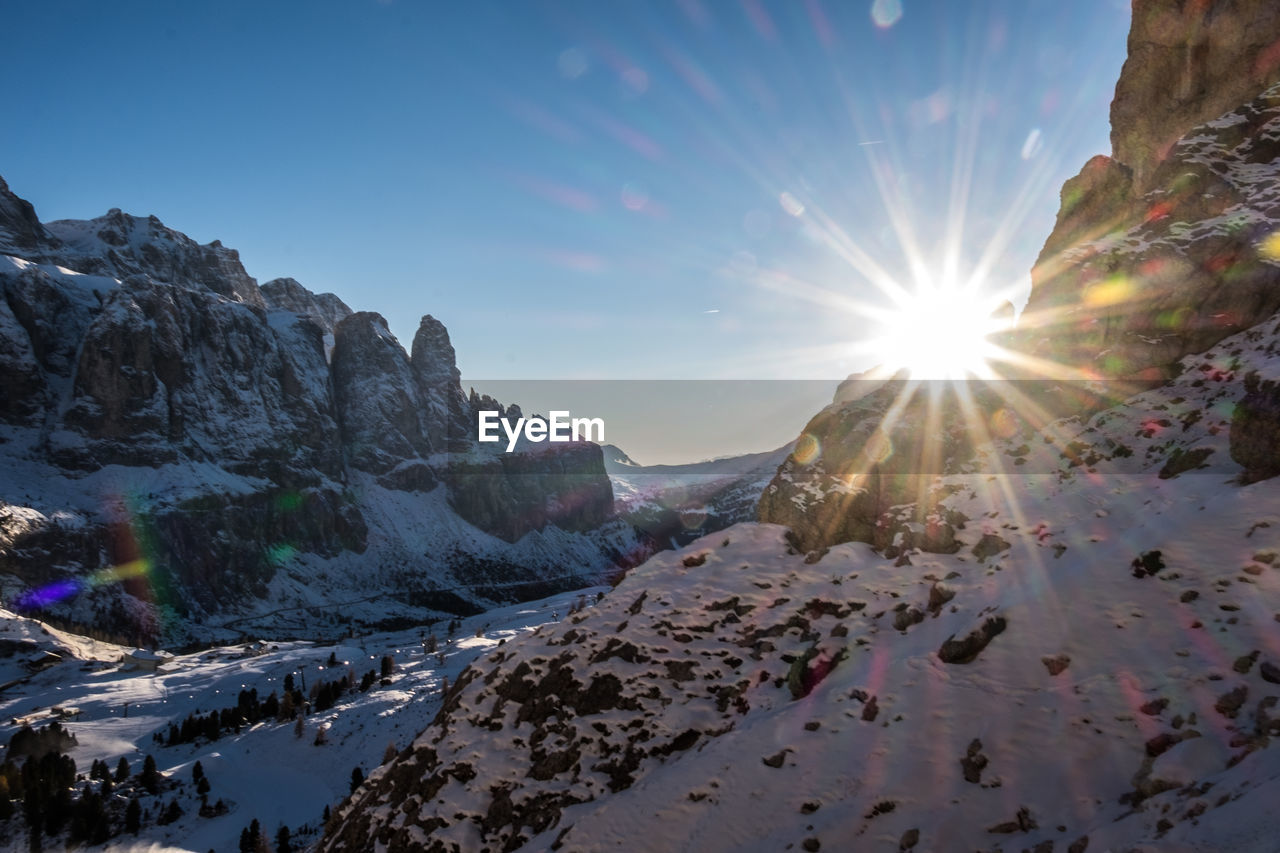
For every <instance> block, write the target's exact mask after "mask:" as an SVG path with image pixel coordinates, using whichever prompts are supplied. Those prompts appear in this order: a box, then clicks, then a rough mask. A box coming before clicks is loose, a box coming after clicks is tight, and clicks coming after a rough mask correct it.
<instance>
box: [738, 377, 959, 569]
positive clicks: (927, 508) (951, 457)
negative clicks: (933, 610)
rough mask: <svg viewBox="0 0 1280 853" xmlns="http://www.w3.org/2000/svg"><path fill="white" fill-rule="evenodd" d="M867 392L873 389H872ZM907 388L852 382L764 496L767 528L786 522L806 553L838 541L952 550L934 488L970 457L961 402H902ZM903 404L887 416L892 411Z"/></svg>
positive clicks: (808, 429)
mask: <svg viewBox="0 0 1280 853" xmlns="http://www.w3.org/2000/svg"><path fill="white" fill-rule="evenodd" d="M864 386H869V388H870V390H867V387H864ZM908 388H909V385H908V384H907V383H905V382H903V381H890V382H885V383H875V382H870V381H866V380H850V381H849V382H846V383H844V384H842V385H841V387H840V389H839V390H837V392H836V402H834V403H833V404H832V405H830V406H828V407H827V408H826V409H823V410H822V411H821V412H819V413H818V414H817V415H815V416H814V418H813V419H812V420H811V421H809V423H808V424H807V425H806V426H805V428H804V433H803V434H802V435H801V437H800V439H799V441H797V443H796V449H795V450H794V451H793V452H792V453H791V455H790V456H788V457H787V460H786V461H785V462H783V463H782V465H781V466H780V467H779V468H778V472H777V474H776V475H775V476H774V478H773V481H772V482H771V483H770V484H769V486H768V487H767V488H766V489H765V490H764V494H763V495H761V497H760V504H759V509H758V516H759V519H760V520H761V521H765V522H771V523H774V524H785V525H787V526H788V527H790V528H791V529H792V532H793V534H794V536H795V541H796V544H797V545H798V546H799V547H800V548H801V549H802V550H805V551H808V550H812V549H817V548H822V547H827V546H830V545H835V544H838V543H841V542H850V541H856V542H868V543H871V544H872V545H874V546H876V547H877V548H892V549H894V551H893V552H892V553H893V554H894V555H896V553H897V552H898V551H901V550H903V549H906V548H920V549H922V550H925V551H931V552H936V553H952V552H954V551H955V550H957V549H958V548H959V547H960V546H959V545H958V544H957V543H956V542H955V536H954V533H955V529H954V526H953V521H956V520H953V519H951V518H949V517H948V516H947V515H946V513H945V512H942V511H940V510H938V509H937V506H936V503H937V499H938V496H937V495H934V494H932V492H931V487H932V484H933V481H934V480H935V478H936V476H937V475H938V474H942V473H946V472H948V471H952V470H955V468H956V466H957V465H958V464H959V463H960V462H962V461H964V460H966V459H967V458H968V456H969V455H970V454H971V453H972V437H971V436H970V435H969V431H968V430H967V428H966V426H965V420H964V419H963V418H962V417H960V416H959V414H958V411H957V404H958V401H957V400H956V399H955V398H954V397H951V398H950V399H947V400H944V401H940V402H941V406H942V408H941V409H938V410H935V413H934V414H933V415H930V414H928V412H929V409H930V406H931V404H930V403H928V402H927V401H926V400H925V397H927V396H928V392H927V391H922V396H921V397H919V398H913V399H912V400H911V401H910V402H906V401H907V399H908V397H910V394H909V393H908V392H907V389H908ZM899 402H903V403H905V405H904V406H903V407H902V409H901V410H899V411H898V412H897V414H895V415H894V416H892V417H891V418H886V415H887V413H889V411H890V410H891V409H892V408H893V407H894V406H895V404H897V403H899Z"/></svg>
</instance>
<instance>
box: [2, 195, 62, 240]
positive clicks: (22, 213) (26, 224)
mask: <svg viewBox="0 0 1280 853" xmlns="http://www.w3.org/2000/svg"><path fill="white" fill-rule="evenodd" d="M56 242H57V241H56V240H55V239H54V237H53V235H51V234H50V233H49V232H48V231H47V230H45V227H44V226H43V225H41V224H40V220H39V219H37V218H36V211H35V208H34V207H32V206H31V202H29V201H27V200H26V199H24V198H19V197H18V196H16V195H14V194H13V192H12V191H10V189H9V185H8V184H7V183H5V180H4V178H0V252H30V251H34V250H36V249H39V248H41V247H42V246H48V245H51V244H56Z"/></svg>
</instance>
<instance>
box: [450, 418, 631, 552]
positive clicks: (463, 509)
mask: <svg viewBox="0 0 1280 853" xmlns="http://www.w3.org/2000/svg"><path fill="white" fill-rule="evenodd" d="M449 485H450V503H451V504H452V506H453V507H454V509H456V510H457V511H458V514H459V515H461V516H462V517H463V518H465V519H466V520H467V521H470V522H471V523H472V524H474V525H476V526H477V527H479V528H480V529H482V530H487V531H489V532H490V533H492V534H494V535H495V536H499V537H501V538H503V539H505V540H507V541H508V542H514V541H515V540H517V539H519V538H520V537H521V536H523V535H524V534H526V533H528V532H529V531H530V530H541V529H542V528H543V527H545V526H546V525H548V524H554V525H556V526H557V527H561V528H564V529H566V530H578V531H582V530H589V529H591V528H593V527H598V526H599V525H601V524H603V523H604V522H605V521H606V520H607V519H608V518H609V516H610V514H611V512H612V504H613V487H612V486H611V485H610V483H609V477H608V475H606V474H605V473H604V459H603V455H602V453H601V451H600V447H599V445H595V444H591V443H589V442H574V443H570V444H563V445H547V446H546V448H545V449H543V450H539V451H535V452H530V453H500V454H495V455H492V456H489V457H487V458H483V457H476V456H458V457H456V458H455V459H453V460H452V462H451V464H450V467H449Z"/></svg>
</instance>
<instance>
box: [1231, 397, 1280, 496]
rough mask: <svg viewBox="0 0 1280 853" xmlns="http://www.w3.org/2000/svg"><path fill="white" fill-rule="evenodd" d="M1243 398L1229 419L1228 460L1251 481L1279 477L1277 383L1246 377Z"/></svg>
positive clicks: (1279, 441) (1279, 418)
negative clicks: (1237, 465)
mask: <svg viewBox="0 0 1280 853" xmlns="http://www.w3.org/2000/svg"><path fill="white" fill-rule="evenodd" d="M1244 387H1245V396H1244V398H1243V399H1242V400H1240V402H1239V403H1237V404H1236V410H1235V414H1234V415H1233V416H1232V418H1231V445H1230V447H1231V458H1232V459H1234V460H1235V461H1236V462H1239V463H1240V464H1241V465H1243V466H1244V468H1245V476H1246V477H1247V478H1249V479H1250V480H1264V479H1267V478H1268V477H1274V476H1276V475H1277V474H1280V383H1277V382H1275V381H1274V380H1273V381H1263V380H1260V379H1259V378H1258V375H1257V374H1256V373H1251V374H1249V375H1248V376H1246V377H1245V382H1244Z"/></svg>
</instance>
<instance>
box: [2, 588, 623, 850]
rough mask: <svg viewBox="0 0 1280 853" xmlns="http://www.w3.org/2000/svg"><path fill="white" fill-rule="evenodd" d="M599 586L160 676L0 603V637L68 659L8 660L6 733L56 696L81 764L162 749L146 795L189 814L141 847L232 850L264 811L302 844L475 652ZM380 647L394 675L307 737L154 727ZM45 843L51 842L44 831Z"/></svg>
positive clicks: (277, 730) (257, 729)
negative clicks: (198, 778) (449, 629)
mask: <svg viewBox="0 0 1280 853" xmlns="http://www.w3.org/2000/svg"><path fill="white" fill-rule="evenodd" d="M597 591H600V590H598V589H591V590H583V591H581V592H577V593H573V594H565V595H560V596H555V597H552V598H549V599H545V600H541V601H534V602H528V603H524V604H520V605H515V606H512V607H507V608H503V609H500V610H493V611H490V612H488V613H485V614H482V615H480V616H477V617H473V618H471V619H464V620H460V621H461V627H460V629H459V630H458V631H457V632H456V633H455V634H454V635H453V636H452V638H447V637H446V634H445V627H446V626H445V625H444V624H443V623H442V624H439V625H436V626H434V629H429V628H422V629H414V630H411V631H404V632H399V633H389V634H372V635H368V636H359V637H347V638H344V639H342V640H341V641H339V642H338V643H337V644H334V643H332V642H330V643H324V644H321V643H314V642H307V641H296V642H277V643H264V644H262V647H261V653H257V650H255V649H254V648H253V644H251V643H242V644H238V645H236V646H230V647H221V648H214V649H210V650H209V651H204V652H197V653H192V654H183V655H178V656H176V657H174V658H173V659H172V660H171V661H170V662H168V663H166V664H164V665H162V666H161V668H160V670H159V671H158V672H156V673H150V672H143V671H138V670H129V669H127V668H124V667H122V666H120V661H121V658H122V657H123V655H125V654H126V653H128V652H132V651H133V650H132V649H130V648H128V647H124V646H116V645H113V644H110V643H101V642H97V641H94V640H89V639H86V638H82V637H78V636H75V635H73V634H68V633H65V632H62V631H59V630H57V629H54V628H52V627H49V626H47V625H44V624H42V623H40V622H36V621H34V620H31V619H26V618H24V617H21V616H17V615H15V614H13V613H11V612H10V611H7V610H0V641H5V640H14V641H17V640H33V641H35V642H36V643H38V644H39V646H40V648H41V649H47V650H49V651H54V652H56V653H58V654H61V655H62V656H63V657H64V662H63V663H61V664H58V665H55V666H53V667H51V668H49V669H46V670H44V671H43V672H39V673H37V674H35V675H30V674H29V673H28V672H27V671H26V670H25V669H24V668H23V666H22V660H23V659H24V658H28V657H31V656H32V655H31V653H30V652H26V653H23V652H19V653H18V654H16V655H15V656H13V657H12V658H8V659H5V658H0V681H5V682H16V683H9V684H6V685H5V686H4V687H0V721H2V722H0V740H2V741H6V742H7V740H8V738H9V737H10V736H11V735H12V734H13V732H14V731H15V730H16V729H17V726H16V725H14V724H13V722H12V721H13V720H16V719H20V720H24V721H30V722H31V723H32V724H33V725H40V724H42V723H43V722H44V721H45V720H47V719H51V718H52V716H51V712H50V710H49V709H51V708H52V707H53V706H59V707H63V708H67V707H74V708H77V709H79V711H80V714H79V716H78V717H75V718H73V719H71V720H64V721H63V724H64V725H65V726H66V727H67V728H68V729H69V730H70V731H71V732H73V733H74V734H75V735H76V737H77V738H78V740H79V744H78V746H76V747H75V748H73V749H72V750H71V752H70V753H69V754H70V755H71V756H72V757H73V758H74V759H75V761H76V766H77V770H78V771H80V772H82V773H87V772H88V769H89V765H90V764H91V763H92V762H93V761H94V760H97V759H102V760H105V761H107V762H108V764H109V765H110V766H111V768H112V769H113V770H114V768H115V766H116V762H117V761H118V760H119V759H120V757H121V756H124V757H126V758H128V760H129V761H130V763H131V764H132V765H133V769H134V772H137V771H138V770H139V769H141V762H142V759H143V756H144V755H145V754H150V755H152V756H153V757H154V758H155V759H156V763H157V766H158V768H159V770H160V771H161V772H162V773H164V774H166V775H167V776H168V777H169V778H170V780H171V781H170V782H169V783H166V787H165V789H164V790H163V791H162V792H161V794H160V795H159V796H156V797H145V796H144V797H143V806H144V807H146V808H149V809H150V810H151V812H152V813H153V814H155V813H156V812H157V811H158V808H159V807H161V806H164V805H167V804H168V802H169V801H170V800H171V799H176V800H178V802H179V804H180V805H181V806H182V807H183V809H184V810H185V811H186V812H187V814H186V815H185V816H184V817H183V818H182V819H181V820H179V821H178V822H176V823H173V824H171V825H169V826H167V827H161V826H157V825H155V824H154V822H153V823H151V824H150V825H148V826H146V827H144V830H143V832H142V834H141V836H140V838H139V839H138V840H137V842H138V843H137V845H136V849H151V848H149V847H148V846H147V845H149V844H155V845H161V846H162V847H163V848H164V849H166V850H191V851H197V853H203V851H206V850H209V849H214V850H218V851H223V850H235V849H237V845H238V843H239V836H240V831H241V830H242V829H244V828H245V827H246V826H248V824H249V822H250V821H251V820H253V819H254V818H257V819H258V820H259V821H260V823H261V825H262V827H263V829H264V831H266V832H267V833H268V834H269V835H270V836H271V837H272V838H274V837H275V832H276V829H277V827H278V826H279V825H280V824H282V823H283V824H286V825H288V826H289V827H290V829H291V830H293V831H295V832H298V831H299V830H301V831H302V834H303V835H302V838H301V839H300V840H301V841H303V842H305V841H306V839H307V838H308V837H311V838H312V840H314V836H315V833H316V831H317V830H318V829H319V827H320V825H321V820H320V818H321V813H322V811H323V809H324V807H325V806H326V805H329V806H336V805H337V803H338V802H340V801H341V800H342V799H343V798H344V797H345V796H346V795H347V793H348V790H349V785H350V779H351V771H352V768H354V767H356V766H360V767H362V769H363V771H364V772H365V773H368V772H370V771H372V770H373V769H374V768H375V767H377V766H378V764H379V762H381V760H382V756H383V753H384V751H385V750H386V748H387V745H388V744H393V745H394V746H395V747H396V748H397V749H402V748H403V747H405V746H406V745H407V744H408V743H409V742H410V740H411V739H412V738H413V737H414V736H415V734H416V733H417V732H418V731H420V730H421V729H422V728H423V727H424V726H426V725H427V723H428V722H429V721H430V720H431V718H432V717H433V716H434V715H435V713H436V711H437V710H438V709H439V707H440V690H441V686H442V683H443V680H444V679H450V680H456V679H457V677H458V674H459V672H460V671H461V670H462V669H463V668H465V667H466V666H467V664H468V663H470V662H471V661H472V660H474V659H475V658H476V657H477V656H478V655H481V654H483V653H485V652H486V651H490V650H492V649H494V648H497V647H498V646H499V645H500V644H502V643H505V642H507V641H509V640H511V639H513V638H515V637H517V636H519V635H520V634H522V633H525V632H528V631H529V630H531V629H532V628H534V627H536V626H539V625H541V624H543V623H545V622H547V621H548V620H550V619H552V617H553V615H554V614H556V613H557V612H558V613H559V614H560V615H563V614H565V613H567V612H568V609H569V607H570V605H572V604H573V603H574V601H575V600H576V599H577V598H578V597H579V596H580V595H594V594H595V593H596V592H597ZM431 631H434V633H435V636H436V637H437V639H438V641H439V645H438V653H439V654H442V655H443V656H444V663H443V664H441V663H440V662H439V660H438V658H437V656H436V655H435V654H430V655H428V654H425V652H424V647H423V642H422V638H423V637H424V636H426V635H427V634H428V633H429V632H431ZM477 631H478V632H479V634H480V635H479V636H477ZM331 653H332V654H334V655H335V656H336V658H337V659H338V660H339V661H341V663H340V665H339V666H338V667H337V671H336V672H334V670H333V668H331V667H328V666H327V663H328V660H329V655H330V654H331ZM384 654H390V655H392V657H393V658H394V660H395V673H394V674H393V676H392V683H391V684H390V685H388V686H381V685H376V686H374V687H373V688H371V689H370V690H369V691H368V692H367V693H360V692H359V691H354V692H348V693H347V694H345V695H344V696H342V697H341V698H340V699H339V700H338V702H337V704H336V705H335V706H334V707H333V708H332V709H330V710H328V711H325V712H322V713H316V714H312V715H310V716H308V717H306V721H305V731H304V735H303V737H302V738H298V737H296V736H295V734H294V727H293V723H291V722H281V723H277V722H261V723H258V724H256V725H254V726H253V727H252V728H246V729H244V730H242V731H241V732H240V733H239V734H233V733H231V732H225V733H224V734H223V736H222V737H221V738H220V739H218V740H216V741H212V742H209V741H207V740H205V739H201V740H200V742H199V743H197V744H185V745H180V746H172V747H170V746H161V745H160V744H158V743H155V742H153V740H152V735H153V734H155V733H156V732H160V733H164V731H165V730H166V729H167V727H168V726H169V724H170V723H176V724H180V723H181V722H182V720H183V719H184V718H185V717H186V716H187V715H188V714H191V713H193V712H197V713H199V712H204V713H205V714H207V713H208V712H209V711H213V710H218V709H221V708H223V707H226V706H232V705H235V704H236V699H237V696H238V694H239V692H240V691H241V690H247V689H250V688H256V689H257V691H258V694H259V697H260V698H262V699H265V698H266V697H267V695H268V694H269V693H271V692H272V691H273V690H274V691H279V690H280V685H281V682H282V681H283V679H284V677H285V675H286V674H288V673H290V672H293V673H294V675H295V678H297V679H300V678H301V677H302V676H300V675H299V674H298V670H299V669H300V668H301V669H302V670H303V674H304V675H305V678H306V679H307V683H308V685H311V684H312V683H313V682H314V681H315V680H316V679H325V680H333V678H334V677H335V676H337V675H345V674H346V673H347V671H348V669H350V670H351V671H353V672H354V673H355V676H356V678H357V679H359V678H360V676H361V675H362V674H363V673H364V672H365V671H366V670H369V669H375V670H377V669H378V668H379V665H380V661H381V658H382V656H383V655H384ZM299 683H300V681H299ZM126 707H127V716H126V713H125V712H126ZM320 727H326V728H327V736H328V742H327V743H326V744H325V745H323V746H315V745H314V739H315V733H316V731H317V729H318V728H320ZM0 761H3V749H0ZM196 761H199V762H201V765H202V766H203V768H204V770H205V773H206V775H207V776H208V778H209V781H210V783H211V785H212V789H211V791H210V794H209V801H210V802H211V803H212V802H214V801H215V800H217V799H222V800H223V801H224V802H225V803H226V804H227V805H228V806H229V808H230V811H229V813H228V814H226V815H223V816H220V817H214V818H201V817H199V816H198V815H197V814H196V812H197V809H198V807H199V802H198V799H197V797H196V792H195V786H194V784H192V781H191V768H192V766H193V765H194V764H195V762H196ZM178 783H181V785H179V784H178ZM20 824H21V820H20V819H19V820H16V821H14V822H12V823H10V824H9V825H8V826H9V828H10V829H11V830H13V829H16V828H17V827H18V826H19V825H20ZM308 830H309V832H310V835H308ZM130 840H131V839H130V837H129V836H127V835H122V836H119V837H117V838H116V839H114V840H113V841H112V842H111V843H110V844H107V845H105V846H104V847H103V848H102V849H111V850H117V849H135V848H129V846H128V845H129V842H130ZM7 843H10V844H13V845H14V847H13V848H12V849H25V846H26V845H25V842H24V840H23V838H22V837H11V838H10V839H9V841H8V842H7ZM49 843H55V842H52V841H51V840H49V839H46V845H48V844H49ZM0 846H3V845H0ZM46 849H53V848H51V847H48V846H46Z"/></svg>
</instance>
